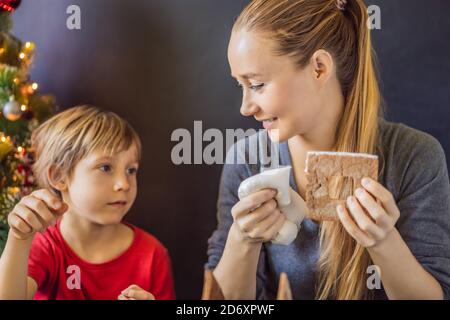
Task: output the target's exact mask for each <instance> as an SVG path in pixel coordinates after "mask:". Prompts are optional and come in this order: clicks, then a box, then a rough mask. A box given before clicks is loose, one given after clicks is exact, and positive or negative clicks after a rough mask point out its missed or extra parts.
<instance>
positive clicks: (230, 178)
mask: <svg viewBox="0 0 450 320" xmlns="http://www.w3.org/2000/svg"><path fill="white" fill-rule="evenodd" d="M237 151H238V144H235V145H233V147H232V148H231V149H230V151H229V152H228V153H227V157H226V160H225V164H224V166H223V169H222V175H221V178H220V185H219V196H218V200H217V214H216V217H217V227H216V230H215V231H214V232H213V234H212V236H211V237H210V238H209V240H208V251H207V254H208V262H207V263H206V265H205V268H207V269H214V268H215V267H216V266H217V264H218V263H219V261H220V258H221V257H222V254H223V251H224V248H225V243H226V241H227V238H228V232H229V230H230V227H231V225H232V223H233V217H232V216H231V208H232V207H233V206H234V205H235V204H236V203H237V202H238V201H239V198H238V195H237V191H238V188H239V185H240V183H241V181H243V180H244V179H246V177H247V176H248V175H249V174H248V173H247V168H246V165H245V164H239V163H240V162H238V161H236V159H237V158H236V156H237V155H239V152H237Z"/></svg>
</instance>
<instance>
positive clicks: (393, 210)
mask: <svg viewBox="0 0 450 320" xmlns="http://www.w3.org/2000/svg"><path fill="white" fill-rule="evenodd" d="M361 184H362V186H363V187H364V189H362V188H359V189H357V190H356V192H355V196H356V197H353V196H350V197H348V198H347V208H348V209H347V208H344V207H343V206H341V205H339V206H338V207H337V211H338V216H339V219H340V221H341V222H342V224H343V226H344V228H345V230H347V232H348V233H349V234H350V235H351V236H352V237H353V238H354V239H355V240H356V241H357V242H358V243H359V244H360V245H362V246H363V247H366V248H374V247H377V246H379V245H380V244H381V243H383V241H384V240H386V238H387V236H388V235H389V234H390V233H391V231H393V230H394V229H395V224H396V222H397V220H398V218H399V217H400V211H399V210H398V207H397V204H396V203H395V200H394V197H393V196H392V193H391V192H389V190H387V189H386V188H384V187H383V186H382V185H381V184H380V183H378V182H377V181H374V180H372V179H370V178H364V179H362V181H361ZM349 211H350V213H349Z"/></svg>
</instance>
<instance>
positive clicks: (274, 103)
mask: <svg viewBox="0 0 450 320" xmlns="http://www.w3.org/2000/svg"><path fill="white" fill-rule="evenodd" d="M274 46H275V43H274V42H273V41H271V40H268V39H267V38H265V37H262V36H260V35H259V34H257V33H254V32H248V31H245V30H239V31H236V32H233V33H232V36H231V39H230V43H229V47H228V60H229V64H230V68H231V74H232V76H233V77H234V78H235V79H236V80H237V81H238V83H239V86H240V87H242V90H243V98H242V106H241V110H240V111H241V114H242V115H244V116H253V117H254V118H255V119H256V120H257V121H261V122H262V124H263V127H264V128H266V129H268V132H269V135H270V138H271V139H272V140H275V141H280V142H282V141H285V140H288V139H290V138H291V137H293V136H295V135H299V134H300V135H301V134H306V133H308V132H310V131H311V130H313V129H314V128H315V127H316V126H318V125H320V122H321V120H322V119H324V118H325V119H326V118H327V117H326V112H325V110H326V108H325V107H326V103H324V101H325V99H324V95H325V92H324V90H323V88H324V87H325V84H326V82H327V79H329V75H330V72H329V71H330V70H329V68H328V70H325V72H326V73H325V74H323V75H322V74H320V72H319V73H317V70H316V68H315V65H314V64H313V63H310V64H308V65H307V66H306V67H305V68H299V67H298V66H296V65H295V63H294V62H293V59H291V58H289V57H287V56H277V55H275V54H274V53H273V49H274ZM314 58H320V59H323V58H324V57H323V56H322V57H320V56H319V55H315V56H314ZM327 58H328V57H326V56H325V60H324V61H325V62H327V61H326V60H327ZM317 61H319V62H318V64H317V67H318V69H320V68H321V65H320V60H319V59H318V60H317Z"/></svg>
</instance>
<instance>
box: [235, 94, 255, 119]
mask: <svg viewBox="0 0 450 320" xmlns="http://www.w3.org/2000/svg"><path fill="white" fill-rule="evenodd" d="M258 110H259V107H258V105H257V104H256V103H254V102H253V101H252V99H251V97H250V95H248V94H246V93H244V95H243V96H242V105H241V110H240V111H241V114H242V115H243V116H244V117H250V116H253V115H254V114H256V113H257V112H258Z"/></svg>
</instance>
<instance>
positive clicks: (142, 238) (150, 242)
mask: <svg viewBox="0 0 450 320" xmlns="http://www.w3.org/2000/svg"><path fill="white" fill-rule="evenodd" d="M124 224H125V225H127V226H128V227H130V228H131V229H133V231H134V232H135V237H136V238H135V241H136V242H137V243H136V245H137V247H139V248H140V249H142V250H146V251H147V250H150V251H155V252H157V253H162V254H167V252H168V250H167V248H166V247H165V246H164V245H163V244H162V242H161V241H160V240H159V239H158V238H156V237H155V236H154V235H152V234H151V233H149V232H148V231H145V230H143V229H141V228H139V227H137V226H135V225H133V224H131V223H128V222H124Z"/></svg>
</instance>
